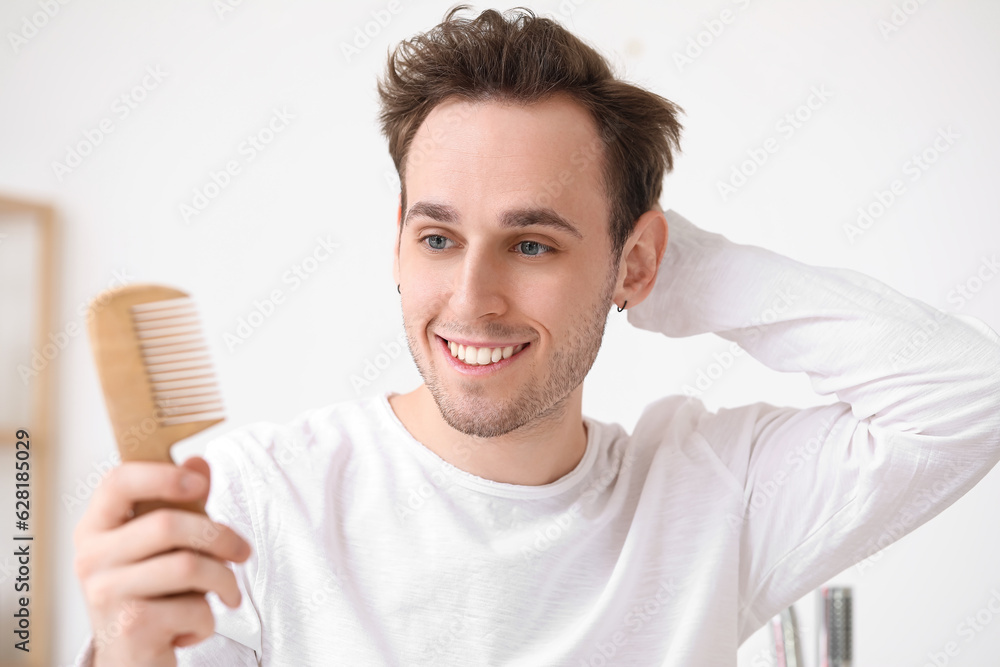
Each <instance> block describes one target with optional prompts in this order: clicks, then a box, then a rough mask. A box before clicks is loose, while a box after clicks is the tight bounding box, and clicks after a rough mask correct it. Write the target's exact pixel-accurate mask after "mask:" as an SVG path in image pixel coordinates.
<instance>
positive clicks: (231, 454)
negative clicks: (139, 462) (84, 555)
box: [73, 432, 261, 667]
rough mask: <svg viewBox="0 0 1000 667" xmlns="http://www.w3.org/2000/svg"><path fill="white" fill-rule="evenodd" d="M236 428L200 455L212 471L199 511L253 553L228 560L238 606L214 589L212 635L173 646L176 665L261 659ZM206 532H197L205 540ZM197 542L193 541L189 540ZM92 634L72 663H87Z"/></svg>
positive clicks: (247, 664) (255, 561) (238, 666)
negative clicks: (233, 533)
mask: <svg viewBox="0 0 1000 667" xmlns="http://www.w3.org/2000/svg"><path fill="white" fill-rule="evenodd" d="M243 437H245V436H244V435H243V434H242V433H241V432H234V433H233V434H230V435H228V436H224V437H222V438H217V439H215V440H212V441H211V442H209V444H208V445H207V447H206V450H205V455H204V458H205V460H206V461H208V464H209V467H210V468H211V471H212V473H211V474H212V482H211V490H210V491H209V495H208V500H207V502H206V503H205V511H206V512H207V514H208V516H209V517H211V518H212V520H213V521H215V522H217V523H222V524H225V525H227V526H229V527H230V528H232V529H233V530H235V531H236V532H237V533H239V534H240V535H241V536H242V537H243V538H244V539H245V540H247V541H248V542H250V544H251V546H252V547H253V553H252V554H251V555H250V557H249V558H248V559H247V560H246V561H244V562H243V563H229V566H230V568H231V569H232V570H233V572H234V574H235V575H236V583H237V585H238V586H239V589H240V595H241V601H240V606H239V607H237V608H236V609H231V608H229V607H227V606H226V605H225V604H224V603H223V602H222V601H221V600H220V599H219V597H218V595H216V594H215V593H208V594H207V598H206V599H207V600H208V604H209V607H211V609H212V615H213V616H214V617H215V634H213V635H212V636H211V637H209V638H208V639H206V640H204V641H202V642H199V643H197V644H195V645H193V646H185V647H182V648H177V649H175V650H174V655H175V656H176V657H177V665H178V667H258V666H259V665H260V664H261V658H260V656H261V623H260V616H259V614H258V613H257V609H258V602H259V601H258V600H257V599H256V597H255V595H254V592H255V591H254V584H255V580H256V577H257V572H258V567H259V562H260V540H259V535H258V534H257V532H256V531H255V530H254V520H253V515H254V511H253V510H252V508H251V503H252V502H253V498H251V496H250V493H249V489H248V488H247V486H246V485H245V484H244V476H243V474H242V471H241V467H240V463H239V461H240V457H239V450H238V448H239V446H240V442H241V440H242V439H243ZM211 537H212V536H211V535H205V536H203V538H204V539H211ZM195 546H197V545H195ZM94 642H95V637H94V635H93V634H90V635H89V636H88V637H87V638H86V640H85V642H84V644H83V646H82V647H81V649H80V651H79V653H78V654H77V656H76V659H75V662H74V663H73V664H74V667H92V666H93V662H94V647H95V646H94Z"/></svg>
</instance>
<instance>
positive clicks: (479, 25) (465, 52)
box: [378, 5, 682, 261]
mask: <svg viewBox="0 0 1000 667" xmlns="http://www.w3.org/2000/svg"><path fill="white" fill-rule="evenodd" d="M468 7H469V6H468V5H458V6H456V7H453V8H452V9H451V10H449V11H448V13H447V14H446V15H445V18H444V20H443V21H442V22H441V23H440V24H439V25H437V26H435V27H434V28H433V29H431V30H430V31H428V32H426V33H423V34H419V35H416V36H415V37H413V38H412V39H410V40H407V41H405V42H402V43H401V44H399V45H398V46H397V47H396V49H395V52H393V53H391V54H390V55H389V59H388V64H387V68H386V73H385V76H384V77H382V78H381V79H380V81H379V83H378V93H379V98H380V103H381V112H380V114H379V122H380V125H381V129H382V133H383V134H384V135H385V136H386V138H387V139H388V143H389V154H390V155H391V157H392V161H393V163H394V164H395V166H396V171H397V173H398V174H399V181H400V184H401V185H400V189H401V193H400V194H401V206H402V209H403V212H404V213H405V211H406V208H407V203H408V197H407V184H406V178H405V175H406V170H407V167H408V166H409V163H410V162H411V161H414V160H419V159H420V158H419V147H416V148H417V151H416V152H417V155H411V152H413V148H414V146H413V139H414V136H415V135H416V133H417V130H418V129H419V128H420V126H421V125H422V123H423V121H424V120H425V119H426V118H427V115H428V114H429V113H430V112H431V110H433V109H434V108H435V107H436V106H437V105H438V104H440V103H441V102H442V101H444V100H446V99H449V98H453V97H457V98H460V99H464V100H468V101H487V100H492V101H506V102H510V103H512V104H519V105H525V104H531V103H535V102H539V101H542V100H544V99H546V98H548V97H549V96H551V95H553V94H555V93H559V92H563V93H565V94H567V95H569V96H570V97H572V98H573V99H574V100H575V101H576V102H577V103H578V104H580V105H581V106H582V107H583V108H584V109H585V110H586V111H587V112H588V114H589V115H590V116H591V117H592V118H593V120H594V122H595V123H596V125H597V134H598V137H599V146H596V147H595V146H587V147H584V146H581V147H580V148H581V152H582V153H583V154H582V155H581V156H579V157H578V159H577V160H576V161H575V162H574V164H572V165H568V166H569V167H570V168H573V167H574V166H577V165H578V164H579V163H580V162H582V161H584V160H585V159H597V160H598V162H599V164H600V168H601V172H602V182H601V186H602V187H603V189H604V195H605V196H606V198H607V201H608V205H609V225H608V233H609V235H610V237H611V246H612V252H613V256H612V259H613V260H615V261H617V259H619V258H620V256H621V252H622V249H623V248H624V247H625V243H626V241H627V240H628V237H629V235H630V234H631V233H632V230H633V229H634V226H635V223H636V220H638V218H639V216H640V215H642V214H643V213H645V212H646V211H649V210H650V209H652V208H654V207H655V206H656V205H657V203H658V201H659V199H660V195H661V193H662V187H663V178H664V176H665V175H666V174H667V173H668V172H669V171H670V170H671V169H672V168H673V154H674V152H675V151H679V150H680V133H681V129H682V128H681V125H680V123H679V122H678V120H677V116H678V114H679V113H680V112H681V109H680V108H679V107H678V106H677V105H675V104H673V103H672V102H670V101H669V100H667V99H665V98H663V97H661V96H659V95H656V94H655V93H652V92H650V91H648V90H644V89H643V88H640V87H638V86H634V85H632V84H630V83H627V82H625V81H622V80H620V79H618V78H616V77H615V75H614V73H613V72H612V70H611V67H610V66H609V64H608V62H607V60H606V59H605V58H604V57H603V56H601V54H600V53H598V52H597V51H596V50H594V49H593V48H592V47H590V46H588V45H587V44H585V43H584V42H583V41H582V40H580V39H579V38H578V37H576V36H575V35H573V34H572V33H570V32H569V31H567V30H566V29H565V28H563V27H562V26H560V25H559V24H558V23H556V22H555V21H552V20H550V19H546V18H539V17H536V16H535V15H534V13H533V12H532V11H531V10H530V9H526V8H522V7H518V8H516V9H513V10H510V11H509V12H507V14H506V18H505V15H501V14H500V13H498V12H497V11H495V10H492V9H488V10H486V11H484V12H482V13H481V14H480V15H479V16H478V17H476V18H474V19H462V18H457V17H456V16H455V15H456V14H457V13H458V12H459V11H461V10H464V9H467V8H468ZM518 10H520V11H518ZM458 122H460V119H459V121H458ZM595 148H596V149H599V150H596V151H595Z"/></svg>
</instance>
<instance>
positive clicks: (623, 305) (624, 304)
mask: <svg viewBox="0 0 1000 667" xmlns="http://www.w3.org/2000/svg"><path fill="white" fill-rule="evenodd" d="M627 305H628V299H625V303H623V304H622V307H621V308H619V309H618V312H619V313H620V312H622V311H623V310H625V306H627Z"/></svg>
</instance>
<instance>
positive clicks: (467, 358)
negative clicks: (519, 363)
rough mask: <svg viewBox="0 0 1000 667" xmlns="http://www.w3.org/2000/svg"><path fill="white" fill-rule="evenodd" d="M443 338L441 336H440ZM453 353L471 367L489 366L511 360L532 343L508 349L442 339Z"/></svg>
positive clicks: (508, 347) (452, 354)
mask: <svg viewBox="0 0 1000 667" xmlns="http://www.w3.org/2000/svg"><path fill="white" fill-rule="evenodd" d="M438 338H441V336H438ZM441 340H443V341H444V342H445V344H446V345H447V346H448V349H449V350H450V351H451V356H452V357H454V358H455V359H458V360H459V361H461V362H464V363H465V364H467V365H469V366H489V365H491V364H495V363H497V362H498V361H502V360H504V359H509V358H510V357H512V356H514V355H515V354H517V353H518V352H520V351H521V350H523V349H524V348H526V347H528V345H530V344H531V343H519V344H518V345H509V346H507V347H472V346H471V345H470V346H466V345H459V344H458V343H453V342H451V341H450V340H448V339H446V338H441Z"/></svg>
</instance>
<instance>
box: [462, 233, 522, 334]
mask: <svg viewBox="0 0 1000 667" xmlns="http://www.w3.org/2000/svg"><path fill="white" fill-rule="evenodd" d="M509 286H510V276H508V275H507V272H506V268H505V264H504V262H503V260H502V258H500V257H498V256H497V255H496V254H495V253H494V252H492V251H490V250H487V249H470V250H468V251H467V252H466V253H465V254H464V256H463V257H462V261H461V263H460V264H459V265H458V266H457V267H456V268H455V276H454V281H453V283H452V294H451V306H452V309H453V310H454V312H455V315H457V316H459V317H462V318H463V319H465V320H467V321H472V320H475V319H478V318H480V317H482V316H484V315H499V314H502V313H503V312H504V311H505V310H506V309H507V290H508V288H509Z"/></svg>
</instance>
